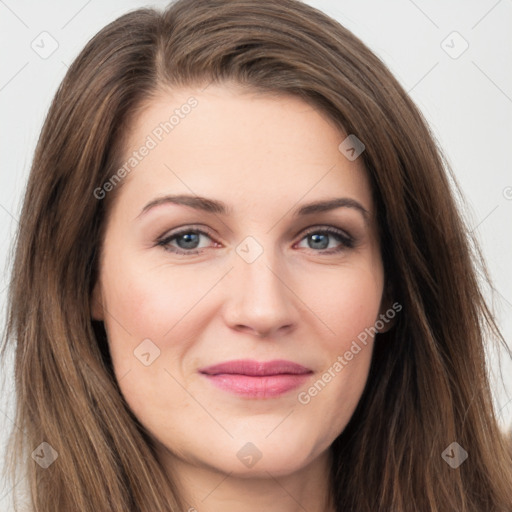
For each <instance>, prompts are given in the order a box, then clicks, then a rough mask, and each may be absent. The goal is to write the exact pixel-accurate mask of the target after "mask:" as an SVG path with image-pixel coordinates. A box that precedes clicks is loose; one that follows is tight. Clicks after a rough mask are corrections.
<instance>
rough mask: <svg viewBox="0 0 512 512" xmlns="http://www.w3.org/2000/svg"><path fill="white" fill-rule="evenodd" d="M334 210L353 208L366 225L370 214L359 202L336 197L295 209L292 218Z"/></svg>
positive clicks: (348, 198)
mask: <svg viewBox="0 0 512 512" xmlns="http://www.w3.org/2000/svg"><path fill="white" fill-rule="evenodd" d="M336 208H353V209H355V210H357V211H358V212H359V213H361V215H362V216H363V218H364V221H365V222H366V223H368V222H369V220H370V212H369V211H368V210H367V209H366V208H365V207H364V206H363V205H362V204H361V203H360V202H359V201H356V200H355V199H351V198H350V197H337V198H334V199H328V200H326V201H314V202H312V203H307V204H304V205H302V206H300V207H299V208H296V209H295V210H294V212H293V216H294V217H299V216H303V215H311V214H314V213H321V212H326V211H330V210H335V209H336Z"/></svg>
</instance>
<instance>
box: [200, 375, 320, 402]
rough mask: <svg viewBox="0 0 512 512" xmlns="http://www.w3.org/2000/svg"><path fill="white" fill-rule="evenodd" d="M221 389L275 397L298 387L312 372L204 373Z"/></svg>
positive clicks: (257, 396)
mask: <svg viewBox="0 0 512 512" xmlns="http://www.w3.org/2000/svg"><path fill="white" fill-rule="evenodd" d="M203 375H204V376H205V377H207V378H208V380H209V381H210V382H211V383H212V384H213V385H214V386H217V387H218V388H220V389H223V390H225V391H230V392H232V393H235V394H237V395H241V396H245V397H248V398H274V397H277V396H280V395H283V394H284V393H287V392H288V391H291V390H292V389H295V388H298V387H299V386H301V385H302V384H304V383H305V381H306V380H307V379H308V378H309V377H310V375H311V373H301V374H297V375H295V374H293V375H292V374H280V375H267V376H250V375H239V374H228V373H220V374H218V375H208V374H203Z"/></svg>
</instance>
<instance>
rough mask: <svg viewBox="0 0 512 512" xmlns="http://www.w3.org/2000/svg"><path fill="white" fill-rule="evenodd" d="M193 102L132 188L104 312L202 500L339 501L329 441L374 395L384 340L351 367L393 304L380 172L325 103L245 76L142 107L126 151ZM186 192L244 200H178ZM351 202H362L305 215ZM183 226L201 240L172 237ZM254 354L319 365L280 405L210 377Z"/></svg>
mask: <svg viewBox="0 0 512 512" xmlns="http://www.w3.org/2000/svg"><path fill="white" fill-rule="evenodd" d="M190 96H193V97H194V98H195V99H196V100H197V106H196V107H195V108H194V109H193V110H191V111H190V113H189V114H187V115H186V116H183V118H180V121H179V124H177V125H176V126H175V127H174V129H173V130H172V131H171V132H170V133H168V134H165V136H164V137H162V140H161V141H157V142H158V143H157V144H156V147H154V148H152V149H151V150H150V151H149V153H148V154H147V156H145V157H144V158H143V159H142V160H141V161H140V163H138V164H137V165H136V167H134V169H133V171H131V172H130V174H129V175H128V176H126V177H125V178H124V182H123V184H122V186H121V188H120V189H119V190H118V191H116V192H117V193H119V195H118V197H117V198H116V200H115V202H114V203H113V207H112V210H111V211H110V215H109V219H108V224H107V229H106V236H105V241H104V246H103V253H102V259H101V268H100V278H99V281H98V283H97V285H96V287H95V290H94V299H95V300H94V303H95V309H94V316H95V318H97V319H102V320H104V322H105V326H106V329H107V333H108V337H109V346H110V350H111V355H112V359H113V363H114V369H115V373H116V376H117V379H118V381H119V385H120V388H121V391H122V393H123V394H124V396H125V398H126V400H127V403H128V405H129V406H130V408H131V409H132V410H133V412H134V414H135V415H136V416H137V417H138V418H139V420H140V421H141V423H142V424H143V425H144V426H145V428H146V429H147V430H148V432H149V433H150V435H151V436H152V437H153V438H154V439H155V442H156V445H157V448H158V455H159V458H160V460H161V461H162V463H163V465H164V467H166V468H167V469H168V470H169V472H172V474H173V475H174V477H175V478H176V479H177V480H178V483H179V485H180V488H181V491H182V494H183V498H184V500H185V503H187V506H189V507H193V508H191V510H194V509H195V510H197V511H198V512H213V511H218V510H222V511H223V512H230V511H238V512H239V511H240V510H243V511H247V512H252V511H258V512H260V511H261V510H265V511H269V512H272V511H279V512H295V511H304V510H307V511H308V512H326V511H333V510H334V508H333V507H332V505H330V504H328V496H329V491H330V490H329V484H328V481H329V480H328V479H329V447H330V445H331V444H332V442H333V441H334V439H335V438H336V437H337V436H338V435H339V434H340V433H341V432H342V431H343V429H344V428H345V426H346V424H347V423H348V421H349V419H350V417H351V416H352V414H353V412H354V409H355V407H356V405H357V403H358V401H359V399H360V397H361V394H362V391H363V388H364V386H365V383H366V380H367V377H368V370H369V365H370V361H371V354H372V344H373V339H372V338H369V339H368V343H367V344H366V345H364V346H362V345H361V344H360V345H361V347H360V348H361V350H360V351H359V352H358V353H357V354H355V355H354V356H353V358H351V360H350V361H346V364H344V365H343V366H342V369H341V370H333V367H334V366H333V365H334V364H335V362H336V361H339V359H338V357H339V356H343V354H345V353H346V352H347V351H349V350H350V348H351V347H353V345H352V344H353V341H354V340H356V339H357V336H358V334H360V333H361V332H363V331H364V329H365V328H368V327H371V326H373V325H374V324H375V322H376V320H377V319H378V318H379V315H380V314H382V313H383V312H384V311H385V308H386V305H385V304H384V300H383V285H384V272H383V266H382V260H381V255H380V248H379V244H378V239H377V235H376V233H377V231H376V221H375V218H374V205H373V202H372V198H371V193H370V186H369V182H368V177H367V175H366V171H365V169H364V166H363V164H362V160H361V158H358V159H356V160H355V161H349V160H348V159H347V158H346V157H345V156H344V155H343V154H342V153H341V152H340V151H339V149H338V145H339V144H340V143H341V141H342V140H343V139H344V138H345V137H346V134H342V133H340V131H339V130H338V129H337V128H336V127H335V126H334V125H333V124H331V123H330V122H329V120H328V119H327V118H326V116H325V115H323V114H322V113H320V112H319V111H318V110H316V109H314V108H313V107H312V106H311V105H308V104H307V103H305V102H303V101H302V100H301V99H298V98H294V97H289V96H263V95H261V94H256V93H254V92H247V91H243V90H241V89H239V88H238V87H236V86H234V85H227V84H226V85H222V86H214V85H210V86H209V87H208V88H206V89H205V90H204V91H201V89H200V88H197V89H187V90H174V91H172V92H171V91H169V92H166V93H163V92H162V94H161V95H160V96H159V97H158V98H157V99H154V100H152V101H151V102H150V103H149V104H148V105H147V108H145V109H144V110H143V111H141V113H140V115H139V116H138V118H137V120H136V122H135V124H134V126H133V127H132V130H131V132H130V136H129V140H128V144H127V149H126V158H127V159H128V158H129V156H130V155H131V154H132V152H133V151H136V150H137V149H138V148H140V147H141V146H142V145H143V144H144V143H145V141H147V137H148V135H150V134H152V133H153V130H154V129H155V127H157V126H158V125H159V123H161V122H162V121H163V120H165V119H168V118H169V114H170V113H172V111H173V110H174V109H175V108H178V107H180V105H183V104H184V103H186V101H187V98H189V97H190ZM177 194H186V195H190V196H193V197H194V196H201V197H206V198H209V199H214V200H218V201H222V202H223V203H225V204H226V206H227V207H228V208H229V211H228V212H227V213H225V214H222V213H219V212H206V211H202V210H199V209H194V208H192V207H191V206H185V205H180V204H174V203H172V202H170V201H167V200H162V198H164V197H165V196H169V195H177ZM334 198H345V199H348V200H349V201H345V204H344V205H342V206H339V207H337V208H334V209H330V210H326V211H318V212H316V213H309V214H305V215H298V216H294V212H295V210H296V209H298V208H300V207H301V206H303V205H305V204H308V203H311V202H316V201H325V200H330V199H334ZM155 200H160V201H157V202H155ZM329 227H330V228H332V229H334V230H335V231H336V232H337V234H336V233H335V234H332V233H326V232H325V231H324V230H325V228H329ZM310 228H311V229H310ZM197 230H200V231H203V232H204V233H203V234H198V233H197ZM178 231H185V233H188V234H186V235H184V234H183V233H181V235H180V236H174V238H172V235H174V234H175V233H177V232H178ZM340 233H341V235H340V236H338V235H339V234H340ZM247 237H252V238H251V239H247ZM194 244H195V245H194ZM164 245H165V246H164ZM237 249H238V250H237ZM241 249H243V250H241ZM173 251H179V252H182V254H177V253H176V252H173ZM194 251H195V252H194ZM197 251H199V253H198V252H197ZM256 255H257V257H256V258H255V259H254V260H253V261H249V260H250V259H251V257H254V256H256ZM143 340H150V342H148V341H146V342H144V343H145V345H143V346H142V348H141V349H139V348H138V347H140V346H141V343H142V342H143ZM134 351H135V354H134ZM158 351H159V352H158ZM157 353H158V356H157V357H155V355H156V354H157ZM137 354H138V357H137ZM142 354H144V355H143V357H142V359H143V361H145V363H148V362H150V361H151V362H150V364H148V365H146V364H144V363H143V362H141V355H142ZM148 354H149V355H148ZM236 359H252V360H255V361H258V362H263V361H270V360H275V359H284V360H288V361H292V362H294V363H297V364H300V365H302V366H304V367H306V368H307V369H308V370H309V371H310V373H309V374H307V375H306V379H305V381H304V382H303V383H302V384H301V385H300V386H299V387H297V388H295V389H292V390H290V391H287V392H283V393H281V394H279V395H278V396H272V397H268V396H267V397H264V398H262V397H251V396H240V395H238V394H236V393H234V392H232V391H229V390H225V389H220V388H218V387H217V386H215V385H213V384H212V382H211V380H210V379H209V378H206V377H205V375H204V374H202V373H201V372H200V371H199V369H201V368H204V367H205V366H208V365H212V364H216V363H221V362H224V361H232V360H236ZM329 369H330V375H331V378H330V379H328V378H325V380H324V384H325V385H324V386H323V387H320V390H318V389H317V391H316V393H315V391H314V390H313V391H310V390H311V388H312V386H313V387H314V384H315V382H317V381H318V380H319V379H321V378H322V375H324V373H325V372H327V371H328V370H329ZM325 381H328V382H325ZM300 393H302V395H301V396H302V397H303V400H302V401H301V400H299V398H298V397H299V394H300ZM248 443H251V444H248ZM241 450H242V451H241ZM244 450H245V451H244ZM244 457H245V458H244ZM258 457H260V458H259V459H258ZM255 459H258V460H257V461H256V462H255V463H254V460H255Z"/></svg>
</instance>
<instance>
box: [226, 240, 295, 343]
mask: <svg viewBox="0 0 512 512" xmlns="http://www.w3.org/2000/svg"><path fill="white" fill-rule="evenodd" d="M270 239H271V237H270V236H269V237H267V238H266V239H265V241H263V240H261V238H260V239H259V240H257V239H256V238H254V237H252V236H248V237H246V238H245V239H244V240H242V242H241V243H240V244H239V245H238V246H237V248H236V253H237V254H236V258H235V263H234V269H233V272H231V281H230V283H231V287H230V291H229V293H230V295H231V302H230V304H231V305H230V312H229V314H228V318H229V321H230V323H231V324H232V326H233V327H235V326H237V327H239V328H240V327H241V326H244V327H245V328H250V329H251V330H254V331H258V332H259V333H260V334H262V333H266V334H269V333H271V332H273V331H276V330H278V329H280V328H281V327H284V326H289V325H291V324H293V323H294V322H295V320H296V314H294V304H293V298H292V297H293V294H292V293H291V291H290V289H289V285H287V283H286V277H285V276H284V275H282V274H283V272H282V269H283V265H282V262H281V260H280V258H279V254H278V251H277V249H276V248H275V247H274V246H273V245H272V244H271V242H270ZM280 274H281V275H280Z"/></svg>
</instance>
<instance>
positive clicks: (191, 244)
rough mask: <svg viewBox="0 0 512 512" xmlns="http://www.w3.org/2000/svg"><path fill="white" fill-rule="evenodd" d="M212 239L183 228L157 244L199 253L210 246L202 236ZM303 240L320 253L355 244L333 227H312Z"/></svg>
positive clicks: (166, 248) (173, 251)
mask: <svg viewBox="0 0 512 512" xmlns="http://www.w3.org/2000/svg"><path fill="white" fill-rule="evenodd" d="M202 237H204V238H207V239H210V240H212V237H211V236H210V235H209V233H207V232H206V231H203V230H200V229H191V228H187V229H183V230H181V231H178V232H176V233H171V234H170V235H169V236H166V237H165V238H162V239H160V240H158V241H157V243H156V245H158V246H161V247H163V248H164V249H165V250H166V251H169V252H172V253H174V254H181V255H187V254H199V253H201V252H202V251H203V250H204V249H207V248H208V246H207V245H206V246H203V247H200V242H201V238H202ZM302 240H307V243H308V248H309V249H311V250H313V252H317V253H320V254H333V253H338V252H341V251H343V250H344V249H347V248H351V247H353V246H354V239H353V238H352V237H350V236H349V235H348V234H346V233H345V232H343V231H341V230H338V229H335V228H331V227H315V228H311V229H310V230H309V231H308V232H306V233H305V235H303V237H302V238H301V240H300V241H301V242H302ZM331 240H336V241H337V243H338V246H335V247H332V246H331V247H330V245H331Z"/></svg>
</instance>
